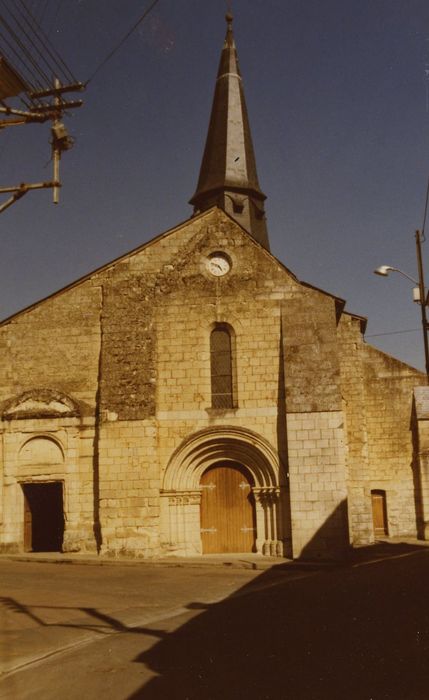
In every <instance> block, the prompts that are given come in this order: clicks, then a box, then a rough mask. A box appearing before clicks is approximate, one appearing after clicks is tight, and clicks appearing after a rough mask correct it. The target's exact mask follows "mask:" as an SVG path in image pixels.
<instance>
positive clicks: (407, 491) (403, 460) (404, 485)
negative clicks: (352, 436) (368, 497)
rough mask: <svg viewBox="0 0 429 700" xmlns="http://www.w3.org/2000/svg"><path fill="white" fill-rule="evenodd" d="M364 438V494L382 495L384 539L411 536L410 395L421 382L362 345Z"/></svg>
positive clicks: (405, 367)
mask: <svg viewBox="0 0 429 700" xmlns="http://www.w3.org/2000/svg"><path fill="white" fill-rule="evenodd" d="M363 367H364V383H365V397H366V400H365V404H366V417H367V434H368V472H367V490H368V491H369V492H370V491H371V489H382V490H385V491H386V500H387V516H388V527H389V534H390V535H392V536H395V535H406V534H410V535H415V534H416V508H415V495H416V494H415V486H414V481H413V459H414V457H413V416H412V405H413V403H412V402H413V389H414V387H416V386H419V385H423V384H425V382H426V377H425V375H423V373H421V372H419V371H418V370H415V369H413V368H412V367H409V366H408V365H405V364H404V363H402V362H400V361H399V360H395V359H394V358H392V357H389V356H388V355H386V354H384V353H382V352H381V351H379V350H377V349H376V348H373V347H371V346H369V345H364V355H363Z"/></svg>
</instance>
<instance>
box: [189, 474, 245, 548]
mask: <svg viewBox="0 0 429 700" xmlns="http://www.w3.org/2000/svg"><path fill="white" fill-rule="evenodd" d="M200 485H201V487H202V495H201V539H202V543H203V553H204V554H214V553H222V552H252V551H254V549H255V537H256V518H255V506H254V498H253V494H252V489H251V487H252V483H251V478H250V475H249V474H248V473H247V471H246V470H245V469H244V468H243V467H241V466H240V465H230V464H219V465H216V466H215V467H212V468H211V469H209V470H208V471H206V472H205V473H204V474H203V476H202V478H201V483H200Z"/></svg>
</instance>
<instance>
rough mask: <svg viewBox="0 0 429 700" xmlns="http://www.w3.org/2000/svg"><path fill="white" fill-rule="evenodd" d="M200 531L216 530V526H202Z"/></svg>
mask: <svg viewBox="0 0 429 700" xmlns="http://www.w3.org/2000/svg"><path fill="white" fill-rule="evenodd" d="M200 532H217V528H216V527H202V528H201V530H200Z"/></svg>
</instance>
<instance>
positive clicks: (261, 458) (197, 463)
mask: <svg viewBox="0 0 429 700" xmlns="http://www.w3.org/2000/svg"><path fill="white" fill-rule="evenodd" d="M216 462H239V463H240V464H242V465H243V466H244V467H246V468H247V469H248V470H249V472H250V473H251V474H252V476H253V478H254V482H255V486H256V488H272V489H275V488H276V487H279V486H280V485H281V484H282V482H283V478H282V474H283V473H284V470H283V469H282V466H281V464H280V462H279V458H278V454H277V452H276V451H275V450H274V449H273V447H272V446H271V445H270V444H269V442H268V441H267V440H265V438H263V437H261V436H260V435H258V434H257V433H254V432H252V431H250V430H247V429H245V428H238V427H235V426H217V427H213V428H209V429H205V430H201V431H199V432H197V433H194V434H193V435H191V436H190V437H188V438H187V439H186V440H184V442H182V444H181V445H180V447H179V448H178V449H177V450H176V451H175V452H174V454H173V455H172V457H171V459H170V461H169V463H168V465H167V469H166V471H165V476H164V484H163V491H164V492H172V491H187V490H195V489H198V488H199V484H200V480H201V476H202V474H203V473H204V472H205V470H206V469H208V468H209V467H210V466H212V465H213V464H215V463H216Z"/></svg>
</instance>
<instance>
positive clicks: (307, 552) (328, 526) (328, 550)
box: [300, 499, 350, 561]
mask: <svg viewBox="0 0 429 700" xmlns="http://www.w3.org/2000/svg"><path fill="white" fill-rule="evenodd" d="M349 551H350V543H349V539H348V513H347V501H346V499H344V500H343V501H341V502H340V503H339V505H338V506H337V507H336V508H335V509H334V510H333V511H332V513H331V515H329V517H328V518H326V520H325V522H324V523H323V525H322V526H321V527H320V528H319V529H318V530H317V532H316V533H315V534H314V535H313V537H312V538H311V540H310V541H309V542H308V543H307V544H306V545H305V547H304V548H303V549H302V552H301V555H300V559H310V560H316V561H317V560H323V561H329V560H333V561H339V560H343V559H344V557H346V556H347V554H348V552H349Z"/></svg>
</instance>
